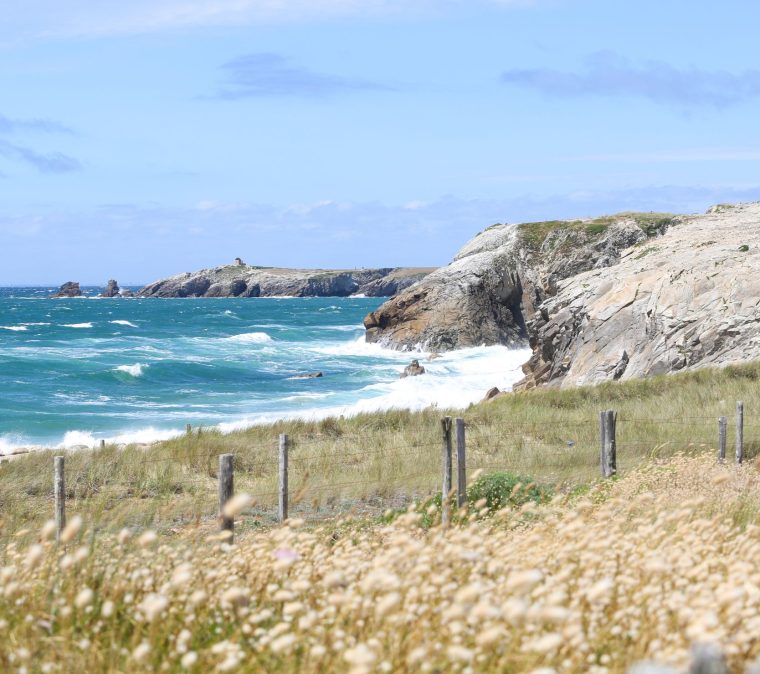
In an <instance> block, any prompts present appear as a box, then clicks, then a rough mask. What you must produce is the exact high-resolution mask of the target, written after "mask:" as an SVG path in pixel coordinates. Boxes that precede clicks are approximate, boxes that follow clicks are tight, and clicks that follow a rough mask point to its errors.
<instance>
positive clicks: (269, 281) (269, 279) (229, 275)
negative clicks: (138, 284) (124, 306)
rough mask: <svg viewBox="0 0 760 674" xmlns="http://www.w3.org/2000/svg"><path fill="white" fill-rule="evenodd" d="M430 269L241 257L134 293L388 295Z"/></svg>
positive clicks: (170, 295)
mask: <svg viewBox="0 0 760 674" xmlns="http://www.w3.org/2000/svg"><path fill="white" fill-rule="evenodd" d="M431 271H433V270H432V269H426V268H414V269H406V268H383V269H355V270H323V269H281V268H276V267H255V266H251V265H247V264H243V263H242V262H240V263H238V262H237V261H236V263H235V264H231V265H226V266H223V267H215V268H214V269H203V270H201V271H197V272H187V273H184V274H177V275H176V276H171V277H169V278H166V279H162V280H160V281H155V282H154V283H150V284H148V285H147V286H145V287H144V288H142V289H141V290H140V291H139V292H138V296H140V297H277V296H281V297H348V296H351V295H366V296H373V297H384V296H390V295H393V294H395V293H396V292H399V291H400V290H403V289H405V288H408V287H409V286H411V285H413V284H414V283H416V282H417V281H419V280H421V279H423V278H424V277H425V276H427V274H429V273H430V272H431Z"/></svg>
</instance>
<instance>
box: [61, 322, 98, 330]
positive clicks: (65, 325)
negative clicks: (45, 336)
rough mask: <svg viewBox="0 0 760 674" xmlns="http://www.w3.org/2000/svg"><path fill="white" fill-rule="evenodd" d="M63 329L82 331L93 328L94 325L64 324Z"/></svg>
mask: <svg viewBox="0 0 760 674" xmlns="http://www.w3.org/2000/svg"><path fill="white" fill-rule="evenodd" d="M63 327H64V328H80V329H84V328H91V327H92V323H64V324H63Z"/></svg>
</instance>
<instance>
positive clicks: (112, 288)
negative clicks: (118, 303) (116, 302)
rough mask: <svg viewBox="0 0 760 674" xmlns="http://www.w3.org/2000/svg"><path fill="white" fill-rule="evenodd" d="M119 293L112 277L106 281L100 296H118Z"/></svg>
mask: <svg viewBox="0 0 760 674" xmlns="http://www.w3.org/2000/svg"><path fill="white" fill-rule="evenodd" d="M119 295H120V290H119V284H118V283H117V282H116V281H115V280H114V279H111V280H110V281H108V285H106V287H105V288H104V289H103V292H102V293H100V296H101V297H119Z"/></svg>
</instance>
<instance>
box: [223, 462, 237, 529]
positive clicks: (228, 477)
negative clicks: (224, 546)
mask: <svg viewBox="0 0 760 674" xmlns="http://www.w3.org/2000/svg"><path fill="white" fill-rule="evenodd" d="M234 491H235V489H234V473H233V469H232V454H221V455H220V456H219V517H220V518H221V521H222V531H229V532H230V533H231V532H233V531H234V529H235V519H234V518H233V517H225V516H224V506H225V504H226V503H227V501H229V500H230V499H231V498H232V495H233V493H234ZM230 542H232V537H230Z"/></svg>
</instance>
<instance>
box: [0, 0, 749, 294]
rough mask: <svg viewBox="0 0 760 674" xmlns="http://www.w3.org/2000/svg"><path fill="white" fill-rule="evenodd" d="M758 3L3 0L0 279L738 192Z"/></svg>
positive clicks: (683, 202)
mask: <svg viewBox="0 0 760 674" xmlns="http://www.w3.org/2000/svg"><path fill="white" fill-rule="evenodd" d="M7 5H10V6H7ZM759 24H760V5H758V3H755V2H750V0H744V1H741V2H740V1H737V0H726V1H724V2H722V3H711V2H693V0H691V1H689V2H686V1H682V0H670V1H669V2H667V3H663V2H661V0H660V1H658V2H653V1H650V0H639V1H637V2H635V3H633V2H630V3H629V2H611V1H610V0H605V1H600V0H436V1H434V0H406V1H404V2H402V1H399V0H364V1H357V0H205V1H203V2H202V1H200V0H131V1H130V2H128V3H127V2H123V0H118V1H116V0H99V1H98V2H97V3H96V2H92V1H91V0H25V2H23V3H21V2H13V3H4V4H3V6H2V7H1V8H0V92H2V93H1V94H0V236H1V237H2V238H1V239H0V285H19V284H27V283H45V284H52V283H56V284H58V283H61V282H63V281H65V280H69V279H73V280H80V281H82V282H83V283H95V284H101V283H105V281H106V280H107V279H108V278H111V277H113V278H116V279H118V280H119V281H120V282H122V283H142V282H148V281H150V280H153V279H155V278H158V277H160V276H164V275H167V274H170V273H176V272H179V271H184V270H191V269H197V268H200V267H206V266H214V265H217V264H222V263H225V262H227V261H230V260H231V259H232V258H234V257H236V256H241V257H243V258H244V259H245V260H246V261H247V262H250V263H255V264H268V265H283V266H307V267H354V266H381V265H382V266H386V265H387V266H391V265H439V264H444V263H446V262H447V261H448V260H449V259H450V258H451V256H452V255H453V254H454V252H455V251H456V249H457V248H459V247H460V246H461V245H462V244H463V243H464V242H465V241H467V240H468V239H469V238H471V237H472V236H473V235H474V234H475V233H477V232H478V231H480V230H481V229H483V228H485V227H486V226H488V225H490V224H493V223H494V222H519V221H526V220H534V219H546V218H563V217H579V216H590V215H599V214H603V213H610V212H615V211H620V210H630V209H639V210H671V211H676V212H693V211H701V210H704V209H705V208H706V207H707V206H709V205H710V204H712V203H716V202H721V201H739V200H754V199H760V174H759V170H760V138H759V137H758V136H759V135H760V134H759V133H758V128H757V127H758V123H757V119H758V118H760V117H759V115H758V113H759V112H760V47H758V42H757V39H756V26H757V25H759Z"/></svg>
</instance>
